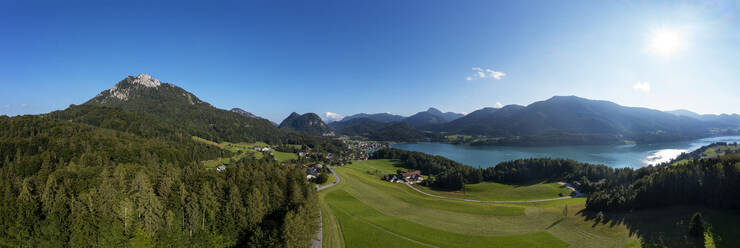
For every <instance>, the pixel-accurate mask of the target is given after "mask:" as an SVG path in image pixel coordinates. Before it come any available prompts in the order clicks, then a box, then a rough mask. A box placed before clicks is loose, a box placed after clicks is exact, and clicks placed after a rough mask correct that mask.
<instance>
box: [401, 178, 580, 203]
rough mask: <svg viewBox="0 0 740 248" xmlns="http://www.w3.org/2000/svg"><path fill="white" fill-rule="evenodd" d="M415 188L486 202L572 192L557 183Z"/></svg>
mask: <svg viewBox="0 0 740 248" xmlns="http://www.w3.org/2000/svg"><path fill="white" fill-rule="evenodd" d="M414 187H416V188H417V189H420V190H422V191H424V192H427V193H430V194H434V195H439V196H446V197H454V198H462V199H472V200H484V201H523V200H537V199H548V198H558V197H560V195H559V194H560V193H562V194H563V195H564V196H568V195H570V193H571V192H572V191H571V190H570V189H568V188H566V187H564V186H560V185H558V184H557V183H535V184H530V185H507V184H500V183H491V182H482V183H477V184H468V185H465V190H460V191H439V190H433V189H430V188H429V187H424V186H419V185H414Z"/></svg>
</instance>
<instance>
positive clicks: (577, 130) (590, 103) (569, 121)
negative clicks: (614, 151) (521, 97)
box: [441, 96, 740, 144]
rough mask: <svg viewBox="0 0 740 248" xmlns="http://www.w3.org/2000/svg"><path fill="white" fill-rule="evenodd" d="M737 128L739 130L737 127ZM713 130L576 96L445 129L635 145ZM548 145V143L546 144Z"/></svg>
mask: <svg viewBox="0 0 740 248" xmlns="http://www.w3.org/2000/svg"><path fill="white" fill-rule="evenodd" d="M736 124H739V125H740V122H737V123H736ZM714 126H715V125H714V124H712V123H710V122H706V121H702V120H698V119H695V118H690V117H686V116H678V115H675V114H670V113H666V112H662V111H658V110H652V109H647V108H635V107H624V106H620V105H618V104H616V103H613V102H608V101H597V100H589V99H585V98H580V97H576V96H555V97H552V98H550V99H548V100H546V101H539V102H535V103H532V104H530V105H528V106H526V107H523V106H518V105H509V106H506V107H503V108H501V109H494V108H486V109H481V110H478V111H475V112H473V113H470V114H468V115H467V116H465V117H463V118H460V119H457V120H454V121H452V122H450V123H447V124H445V125H444V126H443V127H442V128H441V130H443V131H445V132H450V133H461V134H469V135H484V136H488V137H499V138H504V139H502V140H500V141H499V142H506V143H516V142H515V141H512V139H519V140H522V142H532V143H537V142H542V141H543V140H547V139H550V141H549V142H554V143H558V141H557V140H552V139H560V140H563V141H564V142H565V143H575V144H589V143H620V142H625V141H634V142H638V143H646V142H658V141H672V140H681V139H689V138H697V137H706V136H709V135H712V133H711V128H712V127H714ZM549 142H547V143H549Z"/></svg>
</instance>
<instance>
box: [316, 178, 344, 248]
mask: <svg viewBox="0 0 740 248" xmlns="http://www.w3.org/2000/svg"><path fill="white" fill-rule="evenodd" d="M326 168H327V169H329V171H331V174H332V175H334V182H333V183H331V184H327V185H323V186H319V185H316V191H317V192H318V191H322V190H325V189H327V188H329V187H333V186H334V185H337V184H338V183H339V181H340V180H341V179H340V178H339V176H337V173H335V172H334V169H332V168H331V166H329V165H327V166H326ZM323 236H324V223H323V222H322V221H321V208H319V233H318V234H316V238H314V239H313V240H312V241H311V248H321V244H322V242H321V241H322V240H321V238H322V237H323Z"/></svg>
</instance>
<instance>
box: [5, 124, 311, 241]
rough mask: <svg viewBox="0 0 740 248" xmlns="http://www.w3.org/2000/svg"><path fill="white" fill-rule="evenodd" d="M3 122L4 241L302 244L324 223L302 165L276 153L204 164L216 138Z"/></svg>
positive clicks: (213, 149) (212, 151) (81, 126)
mask: <svg viewBox="0 0 740 248" xmlns="http://www.w3.org/2000/svg"><path fill="white" fill-rule="evenodd" d="M0 126H2V127H3V128H2V129H0V158H2V160H0V194H2V197H0V246H10V247H65V246H68V247H89V246H98V247H121V246H129V245H153V246H177V247H185V246H192V247H227V246H252V247H254V246H260V247H299V246H300V247H305V246H307V245H308V243H309V242H310V239H311V237H312V235H313V234H314V231H315V230H316V228H317V227H316V225H317V224H318V223H317V222H316V219H317V217H318V213H317V211H318V210H317V208H316V202H315V201H316V195H315V191H314V190H313V189H312V187H311V186H310V185H309V184H308V183H307V182H306V180H305V176H304V175H303V172H301V171H300V170H297V169H295V168H293V167H291V166H285V165H280V164H277V163H276V162H275V161H273V160H270V159H264V160H255V159H254V158H250V157H248V158H245V159H243V160H241V161H239V162H237V163H236V164H235V165H234V166H230V167H229V168H228V169H227V170H225V171H223V172H217V171H216V170H206V169H204V168H203V167H202V166H201V165H200V164H199V161H200V160H202V159H204V158H209V157H214V156H218V154H219V153H221V152H222V151H221V150H219V149H217V148H216V147H213V146H208V145H203V144H198V143H188V142H183V143H177V142H168V141H167V139H159V138H147V137H143V136H138V135H135V134H132V133H127V132H121V131H117V130H112V129H104V128H99V127H95V126H91V125H88V124H82V123H76V122H70V121H60V120H55V119H52V118H49V117H45V116H23V117H14V118H9V117H0ZM141 131H142V132H144V133H149V132H150V130H141ZM153 136H155V137H158V136H159V135H153ZM164 136H167V135H164ZM188 139H189V138H188ZM188 139H185V140H188Z"/></svg>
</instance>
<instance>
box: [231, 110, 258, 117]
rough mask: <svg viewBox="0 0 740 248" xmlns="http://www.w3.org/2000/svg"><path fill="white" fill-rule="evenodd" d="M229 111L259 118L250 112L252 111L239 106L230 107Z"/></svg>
mask: <svg viewBox="0 0 740 248" xmlns="http://www.w3.org/2000/svg"><path fill="white" fill-rule="evenodd" d="M231 112H234V113H237V114H240V115H241V116H244V117H249V118H259V117H258V116H256V115H254V114H252V113H249V112H247V111H246V110H243V109H240V108H232V109H231Z"/></svg>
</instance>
